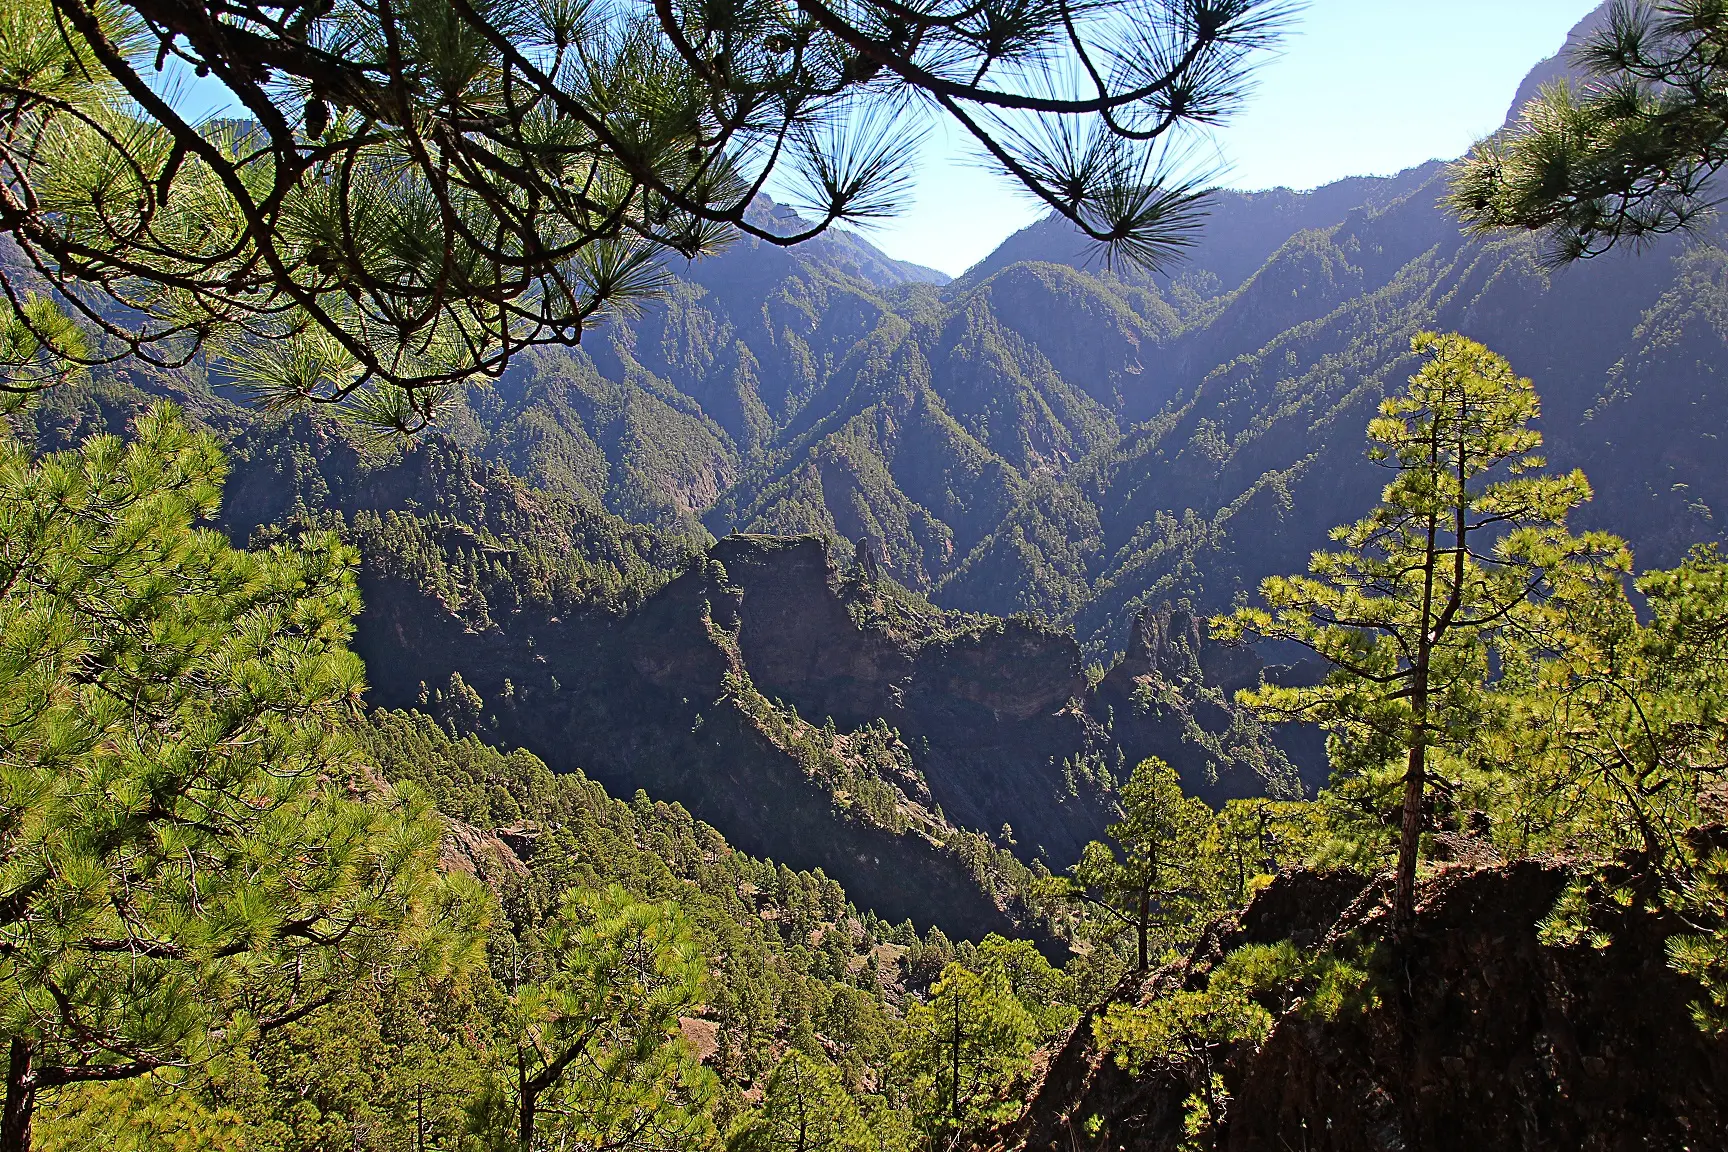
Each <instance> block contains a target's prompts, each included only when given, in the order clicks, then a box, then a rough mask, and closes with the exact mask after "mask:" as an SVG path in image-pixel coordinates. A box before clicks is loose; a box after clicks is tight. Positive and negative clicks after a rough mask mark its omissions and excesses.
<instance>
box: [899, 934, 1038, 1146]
mask: <svg viewBox="0 0 1728 1152" xmlns="http://www.w3.org/2000/svg"><path fill="white" fill-rule="evenodd" d="M1036 1028H1037V1025H1036V1023H1035V1022H1034V1021H1033V1019H1032V1016H1031V1014H1030V1013H1028V1012H1027V1011H1026V1009H1025V1008H1024V1007H1022V1006H1021V1004H1020V1001H1019V1000H1017V999H1016V998H1015V996H1014V991H1013V989H1012V988H1011V987H1009V984H1008V977H1007V975H1006V973H1005V972H1003V971H1001V970H999V969H998V970H995V971H987V972H984V973H978V972H973V971H971V970H970V969H968V968H965V967H963V966H961V965H959V964H950V965H948V966H947V967H946V968H945V969H943V971H942V977H941V979H939V980H937V981H936V983H935V984H933V985H932V986H931V988H930V998H929V1000H928V1001H926V1002H924V1003H921V1004H913V1005H911V1006H910V1007H908V1008H907V1010H906V1021H905V1026H904V1029H903V1031H902V1038H903V1039H902V1045H901V1049H900V1051H899V1052H898V1053H896V1056H895V1059H896V1062H897V1065H898V1067H899V1070H900V1072H901V1075H902V1078H903V1080H904V1083H905V1087H906V1089H907V1094H908V1096H909V1098H910V1099H909V1103H910V1104H911V1107H912V1111H913V1113H914V1114H915V1116H916V1119H917V1123H918V1125H919V1127H920V1129H921V1130H922V1131H923V1133H924V1135H925V1138H926V1140H927V1141H928V1146H929V1147H930V1148H932V1149H937V1148H944V1149H945V1148H952V1147H957V1146H959V1142H960V1141H961V1140H962V1139H963V1138H964V1137H965V1136H967V1135H970V1134H972V1133H975V1132H977V1131H978V1130H979V1129H980V1128H981V1127H983V1126H985V1125H988V1124H991V1123H996V1122H999V1121H1002V1120H1006V1119H1010V1118H1011V1117H1012V1116H1013V1115H1015V1114H1016V1113H1017V1112H1018V1111H1019V1108H1020V1102H1019V1101H1018V1100H1014V1099H1010V1098H1009V1096H1008V1090H1009V1088H1010V1087H1011V1086H1012V1085H1013V1084H1014V1082H1015V1081H1016V1080H1017V1079H1018V1078H1019V1077H1020V1076H1022V1075H1024V1074H1025V1072H1026V1071H1027V1069H1029V1068H1030V1067H1031V1062H1030V1057H1031V1053H1032V1036H1033V1034H1034V1032H1035V1030H1036Z"/></svg>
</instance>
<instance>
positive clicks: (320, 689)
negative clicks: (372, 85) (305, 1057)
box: [0, 406, 474, 1152]
mask: <svg viewBox="0 0 1728 1152" xmlns="http://www.w3.org/2000/svg"><path fill="white" fill-rule="evenodd" d="M224 466H225V465H224V462H223V459H222V457H221V454H220V453H219V452H218V451H217V449H216V446H215V444H214V442H213V441H211V440H210V439H209V438H208V437H204V436H198V435H194V434H193V433H191V432H189V431H188V430H187V429H186V427H185V426H184V425H183V424H182V423H181V422H180V421H179V419H178V417H177V415H176V413H175V412H174V411H173V410H172V409H171V408H169V407H167V406H163V407H160V408H157V409H155V410H153V411H152V412H150V413H149V414H148V415H146V416H144V417H143V418H142V419H140V420H139V422H138V424H137V429H136V439H135V441H134V442H133V443H131V444H130V445H127V444H122V442H121V441H120V440H118V439H117V438H115V437H112V436H98V437H94V438H92V439H90V440H88V441H87V442H86V443H85V444H84V445H83V447H82V448H81V449H79V450H76V451H70V452H65V453H60V454H57V455H53V456H48V457H45V458H43V459H41V460H32V459H30V458H29V457H28V456H27V455H26V454H25V452H24V451H23V450H22V449H21V448H20V447H19V446H18V445H17V444H16V443H12V442H0V797H3V798H0V1033H3V1034H4V1036H5V1039H6V1042H7V1045H8V1049H9V1052H8V1068H7V1072H6V1096H5V1106H4V1114H3V1117H0V1149H4V1150H5V1152H25V1150H26V1149H28V1148H29V1146H30V1139H31V1120H32V1116H33V1112H34V1108H35V1102H36V1099H37V1097H38V1095H39V1094H40V1093H42V1092H43V1091H46V1090H49V1089H53V1088H57V1087H61V1086H64V1085H70V1084H80V1083H91V1082H101V1081H114V1080H122V1079H126V1078H129V1077H135V1076H141V1075H144V1074H146V1073H148V1072H151V1071H152V1070H155V1069H159V1068H165V1067H169V1066H179V1067H183V1068H184V1067H187V1066H191V1067H194V1068H195V1067H197V1066H198V1065H199V1064H200V1063H202V1062H204V1061H207V1060H210V1059H212V1058H213V1057H216V1056H219V1055H220V1054H221V1052H222V1051H223V1050H224V1049H225V1046H231V1045H234V1044H238V1043H241V1042H244V1041H245V1040H246V1039H247V1038H249V1037H253V1036H257V1035H259V1034H260V1033H268V1032H270V1031H271V1030H273V1029H277V1028H280V1027H283V1026H284V1025H286V1024H288V1023H291V1022H293V1021H295V1020H299V1019H302V1018H304V1017H306V1016H307V1015H308V1014H310V1013H312V1012H314V1011H316V1010H318V1009H319V1008H320V1007H322V1006H323V1005H325V1004H328V1003H329V1002H331V1001H332V1000H334V999H336V998H337V997H338V996H339V995H340V994H341V993H342V991H343V989H344V988H346V987H350V986H352V985H353V984H355V983H356V982H358V981H361V980H363V979H368V978H372V977H375V976H381V977H386V978H387V977H388V976H389V975H390V974H391V973H392V972H393V971H394V970H395V969H397V968H398V967H399V966H400V967H401V968H402V969H403V972H404V974H406V972H407V970H408V969H409V968H410V967H411V965H410V964H409V959H410V957H418V958H419V960H420V961H424V962H425V963H427V964H431V965H438V964H448V963H458V962H465V961H468V960H471V959H472V958H473V952H472V946H473V939H474V937H473V934H472V931H471V927H472V926H471V925H469V924H467V923H465V922H460V921H458V920H452V919H451V918H450V916H448V915H446V913H461V914H462V915H467V912H466V911H464V908H465V907H468V906H466V905H460V904H450V903H449V899H450V897H451V895H452V890H450V889H447V888H445V887H444V886H443V885H442V884H441V883H440V882H438V880H437V878H436V874H435V872H434V871H433V867H432V865H433V862H434V860H435V856H436V850H437V842H438V837H439V835H440V826H439V824H438V823H437V821H436V819H435V818H434V817H433V815H432V814H431V813H430V812H429V811H428V809H427V808H426V806H425V804H424V802H423V801H422V800H420V799H419V798H418V797H417V795H416V794H415V793H413V792H412V791H401V792H397V793H394V794H392V795H388V796H378V795H370V793H372V792H373V791H374V790H373V789H371V788H370V786H368V785H367V784H366V783H365V780H364V777H363V776H362V775H361V774H360V773H359V771H358V770H357V764H356V761H355V757H354V755H353V751H352V747H351V744H350V742H349V740H348V739H347V738H346V735H345V733H346V726H347V724H348V723H349V717H350V714H351V712H352V710H353V709H354V707H355V706H356V704H357V702H358V698H359V693H360V691H361V687H362V682H361V666H360V662H359V660H358V659H357V658H356V657H355V656H354V655H353V654H352V653H351V652H349V651H348V649H347V647H346V642H347V640H348V638H349V635H350V633H351V630H352V623H351V621H352V616H353V614H354V612H355V610H356V609H357V608H358V597H357V595H356V591H355V584H354V577H353V571H352V564H353V556H352V554H351V553H349V552H348V550H347V549H345V548H344V547H342V546H341V545H340V544H339V543H338V542H337V541H336V540H335V539H334V538H333V537H331V536H327V535H326V536H314V537H309V538H308V539H306V540H305V541H303V542H302V543H300V544H299V545H297V546H294V547H288V546H280V547H276V548H272V549H271V550H269V551H267V552H257V553H252V552H243V551H239V550H236V549H234V548H232V547H230V546H229V545H228V543H227V542H226V541H225V540H224V539H223V538H222V537H221V536H220V535H218V534H217V533H215V532H213V531H210V530H207V529H200V528H198V527H196V526H195V525H196V522H197V521H198V520H201V519H204V518H207V517H209V516H210V515H212V514H213V513H214V512H215V510H216V506H217V499H218V493H219V485H220V482H221V479H222V476H223V470H224Z"/></svg>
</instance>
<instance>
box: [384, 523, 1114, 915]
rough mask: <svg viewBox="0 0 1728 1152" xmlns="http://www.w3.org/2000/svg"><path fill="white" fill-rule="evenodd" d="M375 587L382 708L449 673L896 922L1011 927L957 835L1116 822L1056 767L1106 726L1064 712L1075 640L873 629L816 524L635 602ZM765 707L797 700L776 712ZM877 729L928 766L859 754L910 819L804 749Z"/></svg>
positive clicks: (524, 722) (541, 740) (740, 540)
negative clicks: (488, 610)
mask: <svg viewBox="0 0 1728 1152" xmlns="http://www.w3.org/2000/svg"><path fill="white" fill-rule="evenodd" d="M363 592H364V596H365V602H366V610H365V612H364V613H363V615H362V616H361V619H360V628H359V633H358V636H357V640H356V648H357V650H358V651H359V652H360V654H361V655H362V657H363V658H364V659H365V660H366V664H367V668H368V670H369V673H370V680H371V684H372V692H373V697H374V700H375V702H376V703H378V704H381V705H384V706H388V707H412V706H415V705H417V704H419V705H422V706H424V698H423V696H422V693H423V692H424V691H426V690H427V689H428V688H431V689H436V688H438V687H439V686H441V685H443V684H446V683H447V682H448V681H449V679H450V677H451V675H452V674H453V673H454V674H458V675H460V676H461V678H462V680H463V682H464V683H466V684H468V685H469V686H470V687H471V688H472V689H473V690H474V691H475V692H477V693H478V695H479V697H480V699H481V702H482V703H481V706H480V708H479V710H478V713H477V715H475V716H474V717H472V719H471V723H472V724H473V726H474V728H475V730H477V731H478V732H479V733H480V734H481V735H483V736H484V737H486V738H487V739H489V740H493V741H495V742H498V743H501V744H507V745H520V746H522V747H525V748H528V749H530V750H531V751H533V752H534V753H535V754H536V755H538V756H540V757H541V758H542V759H544V760H545V761H546V762H547V763H548V764H549V765H550V766H552V767H553V768H554V769H558V768H575V767H580V768H582V769H583V770H584V771H586V772H588V773H589V774H590V775H591V776H592V777H594V778H595V779H596V780H598V781H599V782H601V783H602V784H604V785H605V786H606V787H607V788H608V789H609V790H612V791H613V792H614V793H616V794H621V795H628V794H630V793H631V792H633V791H634V790H636V789H638V788H641V789H646V790H647V791H648V792H649V793H650V794H652V795H653V796H655V797H656V798H660V799H665V800H675V801H678V802H681V803H683V804H684V805H685V806H686V807H688V808H689V809H690V810H691V811H692V812H693V813H694V814H695V815H696V816H698V817H699V818H701V819H703V820H706V821H708V822H709V823H711V824H713V825H715V826H716V827H717V828H720V829H721V830H722V831H723V832H724V833H725V835H726V836H727V837H728V839H729V840H730V841H731V842H732V843H734V844H736V845H737V846H738V847H739V848H741V849H743V850H745V851H747V852H751V853H753V854H759V855H764V856H770V857H772V858H774V859H775V860H778V861H781V862H784V863H786V864H788V865H790V866H792V867H795V868H816V867H820V868H822V869H823V870H824V871H825V872H826V873H828V874H829V875H830V876H833V877H834V878H835V879H837V880H839V881H840V882H841V883H842V884H843V885H844V886H845V887H846V889H847V891H848V892H849V893H850V894H851V895H852V897H853V898H854V899H856V900H858V901H859V903H860V904H863V905H866V906H869V907H872V908H874V909H876V910H877V911H878V912H879V913H880V914H882V915H884V916H886V917H888V918H890V919H895V920H898V919H901V918H906V917H911V918H914V919H916V920H918V921H919V922H920V923H931V922H933V923H936V924H939V925H941V926H942V927H943V928H944V929H945V930H946V931H949V932H950V933H952V934H955V935H960V936H968V937H978V936H982V935H983V934H985V933H988V932H991V931H1001V930H1006V929H1008V928H1009V927H1010V926H1011V921H1010V912H1011V910H1009V909H1005V908H1003V907H1000V906H998V902H993V901H992V899H991V898H990V897H989V896H988V895H987V894H986V893H985V892H984V891H983V890H982V889H981V888H980V886H979V884H978V882H977V880H976V879H975V876H974V873H973V871H972V869H971V866H970V865H968V864H967V863H966V862H965V861H964V860H962V859H961V858H960V857H959V856H958V855H956V853H955V852H954V851H952V850H951V849H949V848H947V847H944V846H943V844H942V843H941V841H942V839H943V837H944V835H946V834H951V833H952V832H953V831H954V830H955V826H958V827H965V828H979V829H986V830H990V831H994V830H996V829H998V828H999V827H1000V826H1001V825H1003V824H1011V825H1013V826H1014V827H1015V828H1016V829H1027V830H1029V834H1028V836H1026V837H1024V838H1023V839H1025V840H1026V841H1027V842H1028V844H1029V845H1030V844H1037V845H1042V846H1044V847H1045V848H1047V849H1048V852H1049V855H1050V856H1051V858H1052V859H1053V861H1054V862H1055V863H1056V866H1058V867H1060V866H1062V864H1064V863H1065V862H1066V860H1068V859H1071V858H1073V856H1074V855H1075V854H1077V853H1078V850H1079V847H1080V846H1081V845H1082V844H1084V842H1085V840H1086V839H1088V838H1090V837H1091V836H1093V835H1096V834H1097V832H1098V830H1099V829H1100V828H1101V827H1102V824H1103V822H1104V821H1105V819H1106V812H1105V809H1104V807H1103V804H1102V800H1101V797H1100V795H1099V794H1098V792H1097V791H1096V790H1090V791H1078V790H1075V791H1073V792H1070V791H1069V789H1068V787H1067V783H1066V778H1065V776H1064V773H1063V770H1062V757H1063V756H1064V755H1068V754H1071V753H1072V752H1073V751H1074V750H1075V749H1080V748H1084V747H1085V746H1086V742H1087V740H1088V739H1089V738H1091V737H1097V736H1098V735H1099V733H1097V732H1096V731H1094V729H1095V725H1092V723H1091V721H1090V720H1089V719H1088V718H1086V717H1085V715H1084V714H1083V711H1082V710H1081V709H1079V708H1077V707H1070V706H1069V703H1070V701H1071V700H1072V699H1074V698H1075V697H1076V696H1078V695H1081V694H1083V693H1084V690H1085V683H1084V680H1083V679H1082V678H1081V677H1080V676H1079V672H1078V661H1079V653H1078V649H1077V647H1076V646H1075V644H1074V641H1073V639H1072V638H1071V637H1068V636H1064V635H1061V634H1058V633H1054V632H1051V631H1048V630H1046V629H1043V628H1040V627H1038V626H1036V625H1032V624H1027V623H1021V622H1011V623H1002V622H993V623H985V624H981V625H979V626H978V627H977V628H976V629H975V630H973V631H970V632H967V633H964V634H960V635H947V634H943V635H940V636H936V635H930V634H926V635H920V634H917V633H915V632H913V633H907V632H904V631H902V632H899V633H896V632H893V631H891V630H889V629H887V628H885V627H880V626H869V625H868V624H862V625H861V624H860V623H859V622H858V621H856V620H855V619H854V617H853V614H852V608H851V607H850V606H849V604H848V601H847V600H846V599H845V598H844V597H843V595H842V590H841V588H840V579H839V576H838V575H837V573H836V572H835V571H834V569H833V568H832V567H831V565H830V564H829V561H828V557H827V555H826V553H825V551H824V548H823V546H822V544H821V542H820V541H818V540H816V539H813V538H802V539H799V538H792V539H785V538H752V537H734V538H731V539H728V540H724V541H722V542H720V543H719V544H718V545H716V546H715V547H714V549H713V551H712V553H711V555H710V557H709V558H708V559H707V560H706V561H705V562H699V563H697V564H696V565H695V566H694V567H693V568H692V569H691V570H689V571H687V572H686V573H685V574H684V575H682V576H680V577H678V578H677V579H675V580H673V581H672V582H671V583H670V584H669V585H667V586H666V587H665V588H663V589H662V590H660V591H659V592H658V593H656V594H654V595H653V596H651V597H649V598H648V600H647V601H646V602H645V603H644V604H643V605H642V606H641V607H640V608H638V609H636V610H635V611H633V612H631V613H629V614H627V615H624V616H611V615H606V614H600V613H596V614H593V615H586V616H581V617H575V618H571V619H560V618H555V617H546V616H543V615H542V616H536V615H534V614H532V613H530V612H521V613H516V614H514V615H513V616H511V617H509V618H508V619H506V620H505V621H504V622H503V623H502V624H501V625H498V626H495V627H493V628H491V629H489V630H486V631H476V630H474V629H472V628H470V627H467V626H465V625H464V624H463V623H462V621H461V620H460V619H459V618H458V617H456V616H455V615H454V614H452V613H451V612H449V611H448V610H447V609H446V608H445V607H444V606H443V605H442V604H440V603H439V602H438V601H437V600H436V599H434V598H432V597H430V596H427V595H425V594H424V593H422V592H421V591H419V590H418V589H417V588H415V587H413V586H411V585H409V584H407V583H406V582H403V581H400V580H393V579H389V578H385V577H380V576H378V575H376V574H368V575H367V576H366V577H365V578H364V580H363ZM752 693H755V694H759V695H753V694H752ZM746 697H748V699H746ZM752 701H762V702H763V703H762V704H761V705H753V704H752V703H751V702H752ZM772 705H778V706H779V707H781V708H782V709H787V711H784V712H776V713H775V714H774V716H773V717H770V718H769V719H768V721H767V722H765V720H764V718H763V716H762V715H761V714H760V712H761V708H762V707H768V706H772ZM753 709H754V711H753ZM791 710H795V715H794V713H793V712H792V711H791ZM828 719H832V721H833V724H832V725H831V726H829V727H827V728H826V729H825V728H823V727H821V725H822V724H823V722H824V721H825V720H828ZM883 721H885V722H886V723H887V724H888V725H889V726H890V727H893V728H897V729H898V730H899V732H900V734H901V736H902V737H903V740H904V745H905V751H906V752H907V754H908V755H909V756H910V761H911V764H912V765H915V767H913V768H911V769H910V771H908V767H907V765H906V764H905V763H903V762H900V761H897V760H895V759H894V758H893V757H892V756H884V757H882V758H881V759H880V762H878V763H874V764H871V763H866V764H864V765H863V770H864V771H868V772H874V773H875V775H876V776H877V777H878V778H880V779H882V780H883V781H884V782H886V783H887V784H889V785H890V786H891V787H893V788H895V789H898V796H899V800H898V801H897V807H898V808H899V809H900V810H901V811H900V814H899V816H896V817H895V818H894V819H895V821H897V822H898V823H899V824H901V825H903V826H899V827H891V826H884V825H883V823H882V822H881V821H872V820H870V819H865V818H862V817H861V816H859V815H858V814H857V813H855V812H853V813H848V812H846V811H843V810H841V808H839V807H837V800H836V795H835V785H834V782H833V781H832V780H825V779H823V778H822V776H821V771H820V769H819V766H813V765H812V761H811V756H812V752H811V747H810V745H811V744H812V743H817V744H820V743H821V742H824V741H826V742H827V746H828V747H832V748H836V749H844V747H845V746H846V742H847V740H848V739H850V736H849V734H850V733H854V732H856V731H857V730H860V729H863V728H865V727H866V726H867V725H872V724H875V723H878V722H883ZM800 741H802V744H800V743H799V742H800ZM895 746H896V747H899V745H895ZM936 806H940V810H941V813H942V814H943V815H945V816H946V820H945V821H944V820H942V819H941V818H940V817H937V816H936V815H934V809H935V808H936ZM1034 836H1035V837H1036V839H1035V840H1034V839H1033V837H1034ZM1028 854H1030V849H1029V850H1028Z"/></svg>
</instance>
